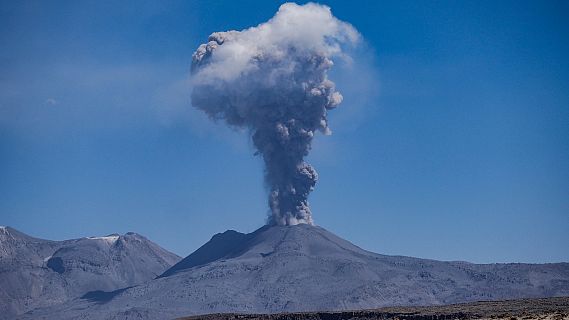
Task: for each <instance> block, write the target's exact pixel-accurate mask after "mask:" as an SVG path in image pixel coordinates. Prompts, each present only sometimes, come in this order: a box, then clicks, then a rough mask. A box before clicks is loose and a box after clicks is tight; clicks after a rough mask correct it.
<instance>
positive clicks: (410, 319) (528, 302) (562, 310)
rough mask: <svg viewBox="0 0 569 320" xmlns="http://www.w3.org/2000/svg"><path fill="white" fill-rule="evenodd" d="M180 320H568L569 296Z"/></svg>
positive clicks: (220, 315)
mask: <svg viewBox="0 0 569 320" xmlns="http://www.w3.org/2000/svg"><path fill="white" fill-rule="evenodd" d="M181 319H182V320H197V319H201V320H230V319H243V320H344V319H345V320H368V319H401V320H404V319H405V320H431V319H432V320H435V319H437V320H439V319H508V320H514V319H524V320H530V319H547V320H562V319H569V297H558V298H544V299H520V300H504V301H483V302H473V303H465V304H452V305H446V306H430V307H392V308H381V309H375V310H361V311H343V312H298V313H279V314H237V313H231V314H210V315H200V316H194V317H187V318H181Z"/></svg>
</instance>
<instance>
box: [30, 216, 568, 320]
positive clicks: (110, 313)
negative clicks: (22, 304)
mask: <svg viewBox="0 0 569 320" xmlns="http://www.w3.org/2000/svg"><path fill="white" fill-rule="evenodd" d="M567 295H569V263H552V264H521V263H515V264H473V263H467V262H444V261H435V260H427V259H418V258H411V257H403V256H387V255H381V254H375V253H372V252H369V251H366V250H363V249H361V248H359V247H357V246H355V245H353V244H351V243H350V242H348V241H346V240H343V239H341V238H339V237H337V236H336V235H334V234H333V233H331V232H329V231H327V230H325V229H323V228H321V227H316V226H311V225H307V224H300V225H295V226H264V227H262V228H260V229H258V230H257V231H255V232H252V233H249V234H243V233H239V232H236V231H232V230H230V231H226V232H224V233H220V234H216V235H215V236H213V238H212V239H211V240H210V241H209V242H207V243H206V244H205V245H203V246H202V247H201V248H199V249H198V250H196V251H195V252H194V253H192V254H190V255H189V256H188V257H186V258H185V259H183V260H181V261H180V262H178V263H177V264H175V265H174V266H172V267H171V268H170V269H168V270H166V271H165V272H164V273H163V274H162V275H160V276H159V277H157V278H156V279H154V280H151V281H148V282H146V283H144V284H142V285H138V286H134V287H131V288H126V289H123V290H117V291H114V292H108V293H107V294H106V295H104V296H103V297H100V296H99V297H97V296H84V297H83V298H82V299H78V300H75V301H73V302H70V303H66V304H62V305H59V306H56V307H51V308H44V309H37V310H35V311H33V312H30V313H28V314H26V315H25V318H54V319H55V318H57V319H83V318H89V319H132V318H143V319H170V318H175V317H180V316H186V315H197V314H208V313H217V312H240V313H273V312H283V311H285V312H288V311H315V310H353V309H364V308H377V307H382V306H401V305H441V304H449V303H457V302H468V301H478V300H501V299H513V298H528V297H551V296H567Z"/></svg>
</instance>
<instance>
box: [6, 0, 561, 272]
mask: <svg viewBox="0 0 569 320" xmlns="http://www.w3.org/2000/svg"><path fill="white" fill-rule="evenodd" d="M323 3H325V4H328V5H329V6H331V8H332V10H333V13H334V14H335V15H336V16H337V17H338V18H340V19H342V20H344V21H347V22H350V23H352V24H353V25H354V26H355V27H356V28H357V29H358V30H359V31H360V32H361V33H362V35H363V36H364V38H365V39H366V42H367V45H368V49H369V52H368V54H366V55H365V59H366V63H365V64H362V65H363V66H364V67H365V72H362V77H361V79H360V78H357V79H356V81H354V79H351V80H350V81H345V79H339V81H337V84H338V87H339V90H340V91H343V92H344V95H345V100H344V103H343V105H342V106H341V107H340V108H338V109H337V110H335V111H334V112H333V114H332V115H331V119H330V126H331V127H332V129H333V131H334V134H333V135H332V136H330V137H323V136H321V135H319V136H317V138H316V142H315V146H314V150H313V152H312V154H311V156H310V157H309V160H310V162H311V163H312V164H313V165H314V166H315V167H316V169H317V170H318V171H319V174H320V180H319V183H318V185H317V187H316V190H315V191H314V192H313V193H312V195H311V198H310V202H311V206H312V209H313V212H314V218H315V221H316V223H317V224H318V225H321V226H323V227H325V228H327V229H329V230H330V231H333V232H335V233H337V234H338V235H340V236H342V237H344V238H346V239H348V240H350V241H352V242H354V243H355V244H357V245H359V246H361V247H363V248H365V249H368V250H371V251H375V252H379V253H385V254H398V255H409V256H418V257H426V258H433V259H444V260H467V261H473V262H555V261H569V36H568V34H569V3H568V2H567V1H532V2H524V1H436V2H435V1H433V2H427V1H389V2H380V1H361V2H358V1H325V2H323ZM279 4H280V3H279V2H276V1H274V2H271V1H193V2H189V1H181V2H172V1H168V2H148V1H147V2H141V1H130V2H128V1H124V2H120V3H117V2H115V1H83V2H78V1H49V2H48V1H2V5H1V6H0V45H1V46H0V47H1V49H0V70H1V72H0V225H9V226H12V227H14V228H17V229H19V230H21V231H23V232H26V233H28V234H31V235H33V236H37V237H42V238H48V239H66V238H73V237H82V236H91V235H104V234H109V233H114V232H118V233H124V232H127V231H136V232H138V233H141V234H143V235H146V236H147V237H149V238H150V239H152V240H154V241H155V242H157V243H159V244H160V245H162V246H164V247H166V248H167V249H170V250H172V251H174V252H176V253H178V254H180V255H184V256H185V255H187V254H189V253H190V252H191V251H193V250H194V249H196V248H197V247H199V246H200V245H201V244H203V243H204V242H205V241H207V240H208V239H209V238H210V237H211V236H212V235H213V234H214V233H216V232H222V231H224V230H226V229H235V230H239V231H243V232H250V231H253V230H255V229H256V228H258V227H260V226H261V225H262V224H263V223H264V220H265V216H266V213H267V207H266V196H265V191H264V190H263V181H262V163H261V161H260V159H259V158H258V157H254V156H253V153H254V150H253V149H252V146H251V143H250V142H249V141H248V139H247V136H246V134H244V133H237V132H232V131H230V130H228V129H226V128H223V126H221V125H215V124H212V123H210V122H209V121H207V119H206V118H205V116H203V115H202V114H200V113H199V112H197V111H196V110H193V108H192V107H191V106H190V104H189V93H190V92H189V89H188V81H187V79H188V74H189V66H190V61H191V54H192V52H193V51H194V49H195V48H196V47H197V46H198V45H199V44H200V43H202V42H204V41H205V40H206V38H207V36H208V35H209V34H210V33H211V32H214V31H224V30H228V29H237V30H239V29H242V28H246V27H249V26H253V25H257V24H258V23H261V22H264V21H266V20H267V19H269V18H270V17H272V16H273V15H274V13H275V12H276V10H277V8H278V7H279ZM370 81H371V82H370ZM360 82H361V83H360ZM362 93H364V94H365V95H363V97H362Z"/></svg>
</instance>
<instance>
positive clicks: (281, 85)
mask: <svg viewBox="0 0 569 320" xmlns="http://www.w3.org/2000/svg"><path fill="white" fill-rule="evenodd" d="M359 37H360V36H359V34H358V32H357V31H356V30H355V29H354V28H353V27H352V26H351V25H349V24H347V23H345V22H342V21H340V20H338V19H336V18H335V17H334V16H333V15H332V13H331V11H330V8H329V7H326V6H322V5H318V4H313V3H309V4H306V5H303V6H300V5H297V4H293V3H286V4H283V5H282V6H281V7H280V8H279V10H278V12H277V13H276V15H275V16H274V17H273V18H272V19H270V20H269V21H268V22H266V23H262V24H260V25H258V26H257V27H252V28H249V29H246V30H243V31H227V32H216V33H213V34H212V35H210V36H209V38H208V42H207V43H205V44H202V45H200V46H199V48H198V49H197V50H196V52H195V53H194V55H193V59H192V85H193V91H192V104H193V105H194V107H196V108H198V109H201V110H203V111H205V112H206V113H207V114H208V115H209V117H210V118H212V119H215V120H223V121H225V122H226V123H227V124H228V125H229V126H232V127H239V128H248V129H249V130H250V131H251V133H252V139H253V144H254V146H255V148H256V149H257V153H258V154H260V155H261V156H262V157H263V160H264V163H265V180H266V183H267V185H268V187H269V189H270V190H269V206H270V209H271V212H272V215H271V217H270V221H269V222H270V223H275V224H280V225H294V224H298V223H309V224H312V223H313V220H312V214H311V212H310V208H309V206H308V194H309V193H310V192H311V191H312V190H313V188H314V186H315V184H316V181H317V179H318V174H317V173H316V170H314V168H313V167H312V166H311V165H309V164H308V163H306V162H305V161H304V157H305V156H306V155H308V152H309V151H310V148H311V143H312V139H313V137H314V133H315V132H316V131H317V130H318V131H321V132H322V133H324V134H326V135H329V134H330V133H331V131H330V129H329V128H328V121H327V113H328V111H330V110H332V109H334V108H335V107H336V106H338V105H339V104H340V103H341V102H342V95H341V94H340V93H339V92H337V91H336V90H335V87H334V83H333V82H332V81H330V80H329V79H328V77H327V73H328V70H330V68H331V67H332V66H333V62H332V58H333V57H341V58H348V57H347V55H346V54H345V53H344V52H343V48H344V46H345V45H346V44H353V43H356V42H357V41H358V40H359Z"/></svg>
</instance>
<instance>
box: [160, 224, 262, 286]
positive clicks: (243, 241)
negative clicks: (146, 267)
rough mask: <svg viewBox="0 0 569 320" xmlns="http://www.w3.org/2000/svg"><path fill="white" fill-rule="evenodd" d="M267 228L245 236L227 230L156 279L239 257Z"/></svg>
mask: <svg viewBox="0 0 569 320" xmlns="http://www.w3.org/2000/svg"><path fill="white" fill-rule="evenodd" d="M268 228H269V226H264V227H262V228H260V229H258V230H256V231H255V232H252V233H247V234H245V233H241V232H237V231H235V230H227V231H225V232H223V233H218V234H216V235H214V236H213V237H212V238H211V240H209V241H208V242H207V243H206V244H204V245H203V246H201V247H200V248H199V249H197V250H196V251H194V252H193V253H192V254H190V255H189V256H187V257H185V258H184V259H182V261H180V262H178V263H177V264H175V265H174V266H172V267H171V268H170V269H168V270H166V271H165V272H164V273H163V274H161V275H160V276H158V277H157V278H163V277H168V276H171V275H173V274H175V273H177V272H179V271H182V270H186V269H190V268H193V267H197V266H202V265H205V264H208V263H210V262H213V261H217V260H220V259H224V258H233V257H236V256H239V254H241V253H243V252H246V251H247V248H248V247H249V243H250V241H251V240H252V239H253V238H255V236H257V234H259V233H261V232H263V231H265V230H267V229H268Z"/></svg>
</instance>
